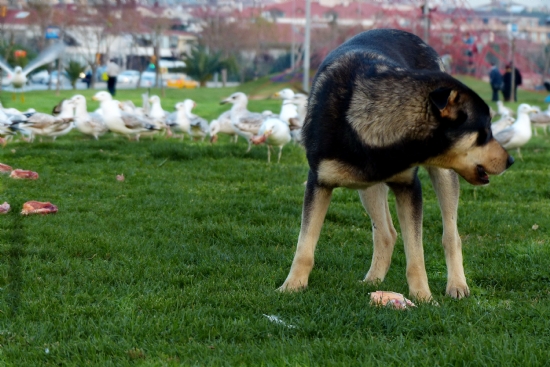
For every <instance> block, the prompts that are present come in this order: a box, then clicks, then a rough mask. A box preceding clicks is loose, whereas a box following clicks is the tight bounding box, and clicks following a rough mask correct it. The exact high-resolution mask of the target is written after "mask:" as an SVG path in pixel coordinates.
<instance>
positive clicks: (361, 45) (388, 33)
mask: <svg viewBox="0 0 550 367" xmlns="http://www.w3.org/2000/svg"><path fill="white" fill-rule="evenodd" d="M354 52H361V53H369V54H371V55H372V56H373V61H374V62H376V60H377V59H378V60H382V59H380V57H382V55H383V57H384V59H383V60H384V62H386V63H392V64H394V65H395V66H396V67H403V68H407V69H411V70H415V69H424V70H434V71H441V70H442V69H441V68H442V66H441V64H440V63H439V55H438V54H437V52H435V50H434V49H433V48H431V47H430V46H428V45H427V44H426V43H424V41H422V39H420V38H419V37H417V36H415V35H414V34H412V33H408V32H404V31H400V30H397V29H374V30H372V31H368V32H363V33H360V34H358V35H356V36H355V37H353V38H351V39H349V40H348V41H347V42H345V43H344V44H342V45H341V46H340V47H338V48H336V49H335V50H334V51H332V52H331V53H330V54H329V55H328V56H327V57H326V58H325V60H324V61H323V63H322V64H321V66H320V68H319V72H322V71H323V70H324V69H325V68H326V67H327V66H329V65H330V64H332V63H333V62H334V61H335V60H336V59H338V57H340V56H342V55H344V54H347V53H354Z"/></svg>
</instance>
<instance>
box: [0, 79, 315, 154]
mask: <svg viewBox="0 0 550 367" xmlns="http://www.w3.org/2000/svg"><path fill="white" fill-rule="evenodd" d="M274 96H275V97H277V98H280V99H281V100H282V104H281V110H280V112H279V113H278V114H276V113H273V112H271V111H264V112H262V113H257V112H251V111H249V110H248V108H247V105H248V98H247V96H246V95H245V94H244V93H241V92H237V93H233V94H232V95H231V96H229V97H228V98H226V99H224V100H223V101H221V103H222V104H226V103H229V104H231V105H232V106H231V108H230V109H229V110H228V111H226V112H224V113H222V114H221V115H220V116H219V117H218V118H217V119H215V120H213V121H212V122H210V123H208V121H207V120H205V119H204V118H202V117H200V116H197V115H196V114H194V113H193V112H192V111H193V108H194V107H195V106H196V103H195V102H194V101H193V100H191V99H186V100H184V101H182V102H178V103H176V105H175V111H173V112H168V111H165V110H164V109H163V108H162V105H161V99H160V98H159V97H158V96H156V95H153V96H150V97H149V95H148V94H147V93H146V94H144V95H143V96H142V97H143V105H142V106H141V107H136V106H135V105H134V103H133V102H131V101H118V100H115V99H113V97H112V96H111V94H109V93H108V92H105V91H100V92H97V93H96V94H95V95H94V96H93V97H92V99H93V100H95V101H99V102H100V106H99V108H98V109H97V110H95V111H93V112H89V111H88V108H87V104H86V98H85V97H84V96H82V95H80V94H77V95H74V96H73V97H72V98H70V99H64V100H62V101H61V102H60V103H59V104H58V105H56V106H55V107H54V108H53V111H52V114H47V113H41V112H36V111H35V110H34V109H29V110H27V111H18V110H16V109H14V108H3V107H2V106H1V105H0V139H2V140H1V141H0V143H2V144H4V145H5V144H6V143H7V142H8V140H9V139H11V138H12V137H13V136H14V135H16V134H18V133H19V134H21V135H23V138H24V139H25V140H27V141H29V142H33V141H34V139H35V138H36V136H39V137H50V138H52V139H53V140H55V139H56V138H57V137H59V136H62V135H66V134H68V133H69V132H70V131H71V130H72V129H76V130H78V131H80V132H81V133H83V134H86V135H89V136H92V137H93V138H95V139H99V137H100V136H102V135H104V134H105V133H107V132H108V131H111V132H113V133H115V134H118V135H123V136H126V137H128V138H129V139H135V140H139V138H140V137H143V136H153V135H157V134H165V135H166V136H168V137H172V136H174V137H181V138H182V139H185V137H186V136H188V137H190V138H191V139H194V140H204V139H205V138H206V137H207V136H210V141H211V142H212V143H214V142H216V141H217V139H218V134H227V135H230V136H231V137H232V138H231V140H232V141H233V142H236V141H237V139H238V137H239V136H241V137H243V138H244V139H245V140H246V141H247V142H248V150H247V152H248V151H250V149H251V146H252V145H253V144H255V145H258V144H265V145H267V147H268V149H267V152H268V154H267V160H268V162H270V161H271V149H272V148H274V147H278V148H279V152H278V159H277V162H280V160H281V154H282V149H283V147H284V146H285V145H286V144H288V143H289V142H291V141H293V140H294V141H295V142H297V143H300V136H301V134H300V132H301V127H302V124H303V121H304V119H305V114H306V104H307V96H306V95H305V94H301V93H294V91H292V90H291V89H289V88H286V89H283V90H281V91H280V92H278V93H275V95H274ZM176 134H178V135H176Z"/></svg>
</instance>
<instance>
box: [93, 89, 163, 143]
mask: <svg viewBox="0 0 550 367" xmlns="http://www.w3.org/2000/svg"><path fill="white" fill-rule="evenodd" d="M92 99H93V100H95V101H99V102H101V110H102V112H103V118H104V119H105V125H107V127H108V128H109V130H111V131H112V132H114V133H117V134H121V135H126V136H127V137H128V138H130V137H135V138H136V140H139V135H140V134H141V133H143V132H146V131H153V130H158V128H157V127H156V126H155V125H154V124H152V123H151V122H150V121H149V120H147V119H145V118H143V117H141V116H137V115H132V114H129V113H126V112H123V111H121V110H120V104H119V102H118V101H115V100H113V97H112V96H111V94H110V93H108V92H105V91H101V92H97V93H96V94H95V95H94V96H93V97H92Z"/></svg>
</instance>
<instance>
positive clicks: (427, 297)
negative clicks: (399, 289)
mask: <svg viewBox="0 0 550 367" xmlns="http://www.w3.org/2000/svg"><path fill="white" fill-rule="evenodd" d="M409 296H410V297H411V298H412V299H413V300H414V301H415V302H418V303H433V302H434V300H433V298H432V293H431V292H430V290H429V289H427V290H426V289H420V290H412V289H409Z"/></svg>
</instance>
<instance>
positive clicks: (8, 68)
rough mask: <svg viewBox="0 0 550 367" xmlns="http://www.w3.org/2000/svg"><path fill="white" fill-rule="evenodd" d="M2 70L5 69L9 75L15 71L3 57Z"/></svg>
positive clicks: (0, 65)
mask: <svg viewBox="0 0 550 367" xmlns="http://www.w3.org/2000/svg"><path fill="white" fill-rule="evenodd" d="M0 68H2V69H4V70H5V71H6V73H8V74H13V69H12V68H11V66H9V65H8V63H7V62H6V60H4V59H3V58H2V57H0Z"/></svg>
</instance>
